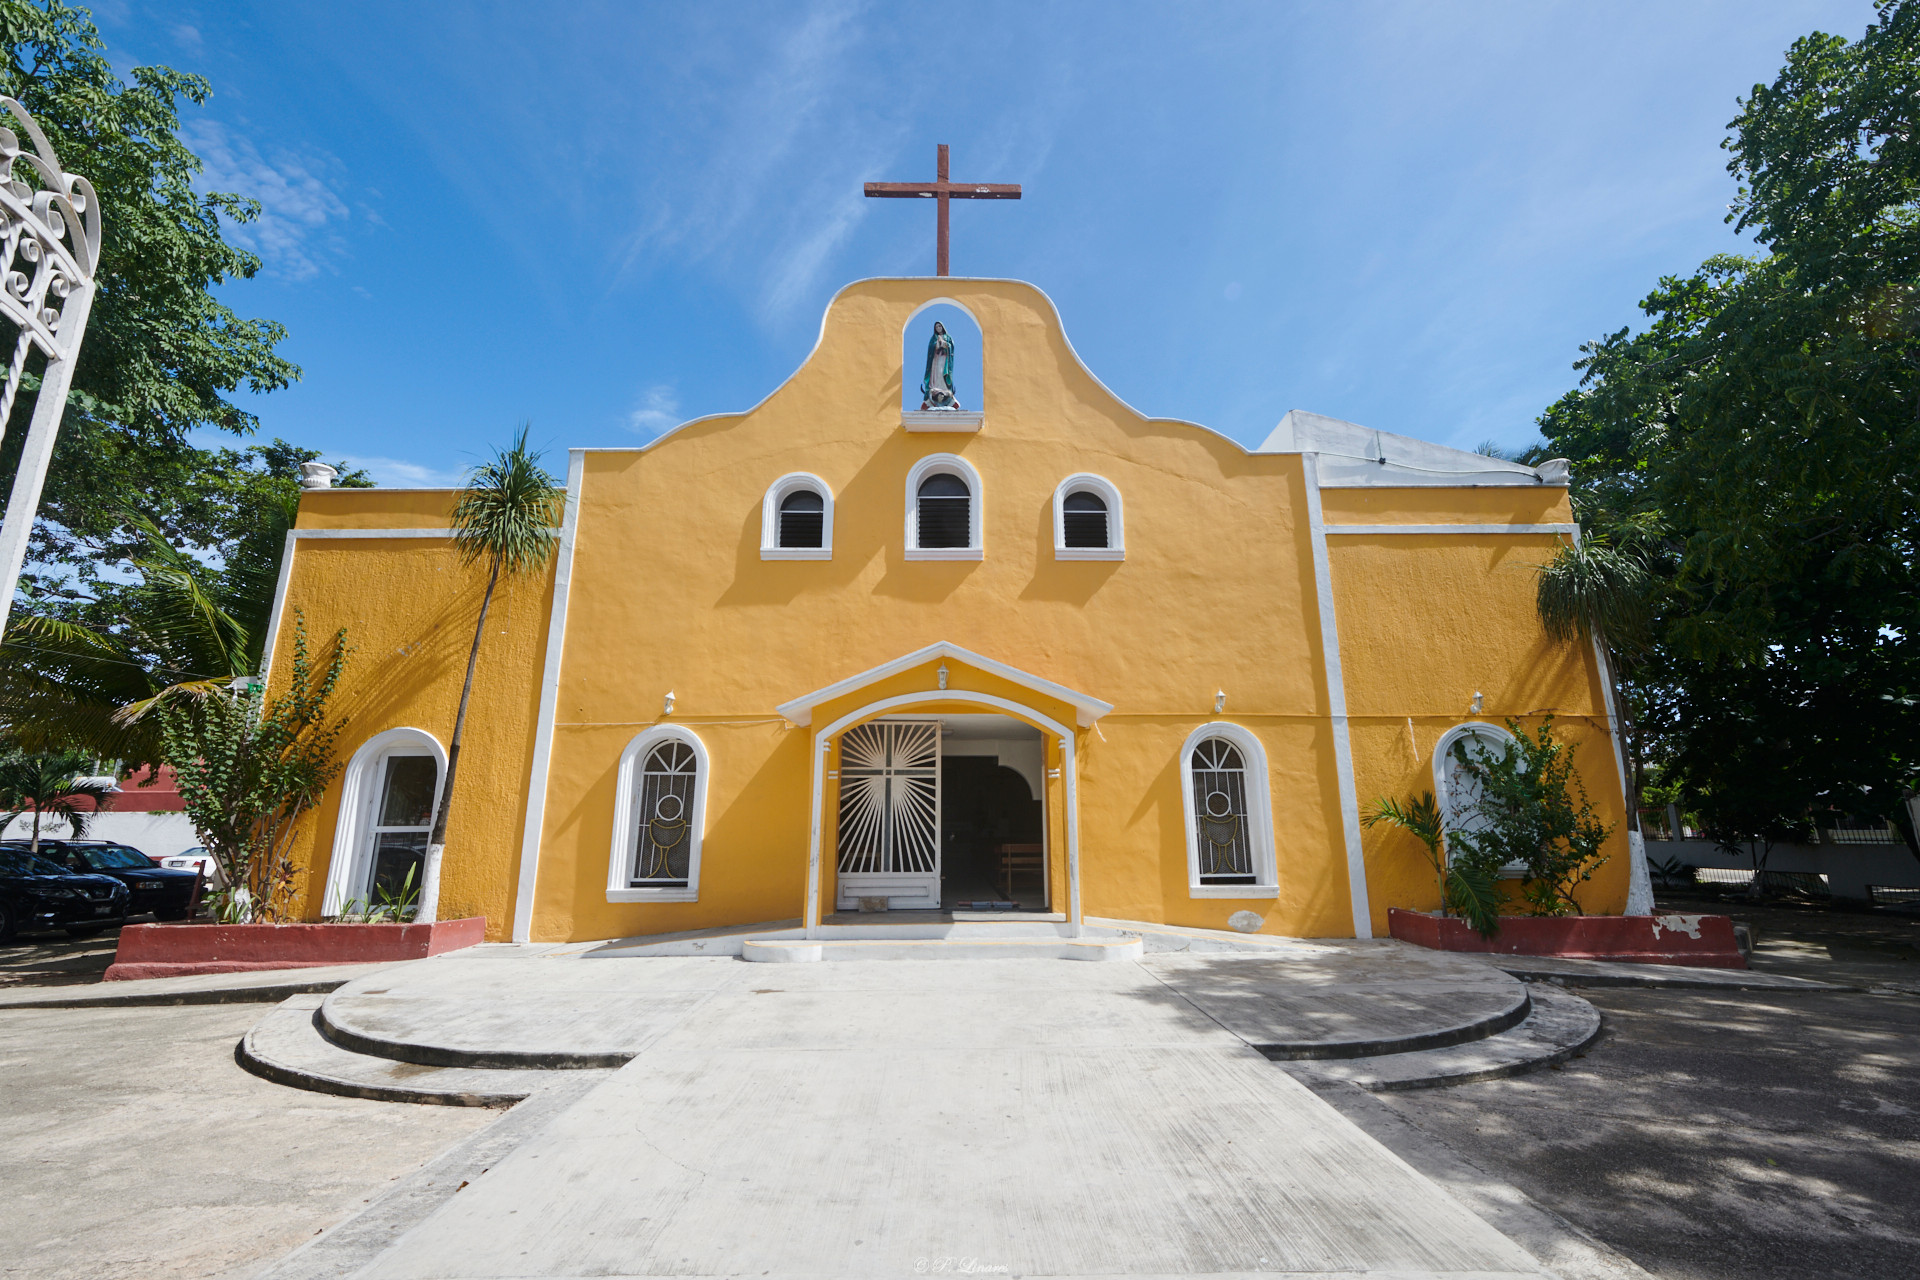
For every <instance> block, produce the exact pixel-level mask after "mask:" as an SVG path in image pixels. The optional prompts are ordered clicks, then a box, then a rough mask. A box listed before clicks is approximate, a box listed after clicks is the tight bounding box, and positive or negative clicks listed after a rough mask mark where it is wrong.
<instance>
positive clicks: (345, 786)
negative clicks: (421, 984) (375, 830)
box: [320, 726, 447, 916]
mask: <svg viewBox="0 0 1920 1280" xmlns="http://www.w3.org/2000/svg"><path fill="white" fill-rule="evenodd" d="M401 747H412V748H414V749H416V750H419V749H420V748H425V751H426V754H428V755H431V756H432V757H433V761H434V778H433V805H432V808H431V809H430V810H429V812H428V814H427V828H428V830H432V828H433V823H434V819H436V818H437V817H439V816H440V787H441V783H442V782H443V781H444V780H445V779H446V776H447V749H446V748H445V747H443V746H441V745H440V740H439V739H438V738H436V737H434V736H433V735H432V734H430V733H428V732H427V731H426V730H425V729H415V728H412V727H410V726H402V727H400V728H396V729H387V730H384V731H383V732H380V733H376V734H374V735H373V736H372V737H371V738H368V739H367V740H366V741H365V742H363V743H361V744H360V747H359V749H358V750H356V751H355V752H354V753H353V755H352V757H351V758H350V759H348V761H347V767H346V768H345V769H344V770H342V771H341V775H340V808H339V809H338V811H337V812H336V813H335V815H334V820H333V854H332V856H331V857H330V858H329V859H328V861H327V888H326V892H325V894H323V895H322V897H321V900H320V914H321V915H322V916H337V915H339V914H340V912H341V911H342V910H343V909H344V908H345V907H346V904H347V903H348V902H349V901H350V900H351V899H352V898H353V897H354V896H355V895H354V893H353V885H352V884H351V883H350V882H351V881H352V880H354V879H357V878H358V875H357V874H356V873H357V872H359V871H360V870H361V868H360V866H359V862H360V852H361V850H360V846H361V845H362V844H364V843H365V836H366V832H367V818H368V815H369V812H370V809H371V806H372V805H374V804H376V803H378V802H379V799H380V797H379V792H378V786H377V783H378V772H379V769H378V766H379V764H380V762H381V761H382V760H384V759H385V758H386V757H387V756H388V755H390V754H392V753H393V752H394V751H395V750H397V749H399V748H401ZM369 779H372V780H373V782H374V783H375V785H374V786H372V787H370V786H369ZM421 888H422V889H423V890H424V889H425V888H426V886H425V884H422V885H421ZM420 905H421V907H423V908H424V907H425V906H426V903H425V902H422V903H421V904H420ZM434 905H435V906H436V907H438V906H439V904H438V903H437V902H436V903H435V904H434Z"/></svg>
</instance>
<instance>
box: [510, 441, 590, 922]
mask: <svg viewBox="0 0 1920 1280" xmlns="http://www.w3.org/2000/svg"><path fill="white" fill-rule="evenodd" d="M586 472H587V459H586V453H585V451H584V450H580V449H572V450H569V451H568V453H567V509H566V513H565V514H564V515H563V516H562V517H561V519H560V545H559V547H558V548H557V550H556V553H555V555H554V565H553V607H552V609H551V610H549V612H548V614H547V650H546V658H545V665H544V666H543V667H542V669H541V672H540V710H539V712H538V719H536V720H535V721H534V733H533V760H532V763H531V765H530V766H529V768H528V770H527V816H526V821H525V824H524V825H523V826H522V827H521V829H520V877H519V883H518V884H517V885H516V886H515V888H514V894H513V940H514V941H515V942H527V941H530V940H531V937H532V932H533V895H534V887H535V885H536V884H537V883H538V880H539V874H540V835H541V830H540V829H541V827H542V826H543V825H544V824H545V822H546V817H547V778H548V775H549V772H550V771H551V769H552V766H553V721H554V716H555V714H556V711H557V708H558V707H559V703H560V660H561V657H562V655H563V653H564V652H565V649H566V643H567V601H568V598H569V596H570V589H571V587H572V584H573V546H574V539H575V535H576V533H577V532H578V530H579V527H580V490H581V486H582V485H583V484H585V482H586Z"/></svg>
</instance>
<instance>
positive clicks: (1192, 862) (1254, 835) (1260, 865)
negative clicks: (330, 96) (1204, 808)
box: [1180, 720, 1280, 898]
mask: <svg viewBox="0 0 1920 1280" xmlns="http://www.w3.org/2000/svg"><path fill="white" fill-rule="evenodd" d="M1211 738H1224V739H1226V740H1227V741H1228V742H1231V743H1232V744H1233V745H1234V746H1235V747H1236V748H1237V749H1238V750H1239V752H1240V756H1241V760H1242V765H1243V769H1244V772H1245V777H1246V784H1247V843H1248V845H1249V846H1250V849H1249V852H1251V853H1252V854H1253V875H1254V883H1252V884H1201V883H1200V838H1199V835H1198V834H1197V832H1198V826H1197V825H1196V823H1195V821H1194V819H1195V817H1196V815H1195V813H1194V811H1193V752H1194V748H1196V747H1198V746H1199V745H1200V744H1201V743H1203V742H1206V741H1207V740H1209V739H1211ZM1272 788H1273V775H1272V774H1271V773H1270V772H1268V769H1267V749H1266V747H1265V746H1263V745H1261V742H1260V739H1259V737H1258V736H1257V735H1255V734H1254V732H1253V731H1252V730H1251V729H1248V728H1247V727H1246V726H1245V725H1238V724H1234V723H1232V722H1231V721H1227V720H1210V721H1208V722H1207V723H1206V724H1203V725H1201V726H1200V727H1199V728H1197V729H1195V730H1194V731H1193V732H1192V733H1190V734H1188V735H1187V740H1186V741H1185V742H1183V743H1181V744H1180V809H1181V812H1182V813H1183V814H1184V815H1185V817H1186V830H1187V896H1188V897H1189V898H1274V897H1278V896H1279V894H1280V888H1279V886H1280V877H1279V871H1278V866H1277V862H1276V859H1275V858H1274V850H1273V795H1272Z"/></svg>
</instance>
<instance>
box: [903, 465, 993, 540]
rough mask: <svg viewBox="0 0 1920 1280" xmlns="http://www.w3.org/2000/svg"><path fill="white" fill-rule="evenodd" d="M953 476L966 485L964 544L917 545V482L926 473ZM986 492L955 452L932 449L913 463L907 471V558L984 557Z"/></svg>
mask: <svg viewBox="0 0 1920 1280" xmlns="http://www.w3.org/2000/svg"><path fill="white" fill-rule="evenodd" d="M940 475H946V476H953V477H955V478H956V479H958V480H959V481H960V483H962V484H964V485H966V486H967V498H968V501H967V545H966V546H964V547H923V546H921V545H920V485H921V484H922V482H924V481H925V480H926V479H927V478H928V477H929V476H940ZM986 505H987V504H986V495H985V494H984V493H983V492H982V490H981V487H980V473H979V472H978V471H975V470H974V469H973V466H972V464H971V463H969V462H968V461H967V460H966V459H965V458H963V457H961V456H960V455H959V454H957V453H932V454H928V455H927V456H926V457H924V458H922V459H920V461H918V462H916V463H914V464H913V469H912V470H911V471H908V472H907V515H906V535H907V541H906V548H907V559H909V560H984V559H986V557H987V551H986V542H985V537H984V534H983V532H982V531H983V530H984V529H985V528H986Z"/></svg>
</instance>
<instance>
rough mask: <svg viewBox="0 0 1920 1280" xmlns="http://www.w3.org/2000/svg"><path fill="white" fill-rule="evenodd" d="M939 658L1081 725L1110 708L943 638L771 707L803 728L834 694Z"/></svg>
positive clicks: (932, 692) (840, 694)
mask: <svg viewBox="0 0 1920 1280" xmlns="http://www.w3.org/2000/svg"><path fill="white" fill-rule="evenodd" d="M939 658H952V659H953V660H954V661H956V662H963V663H965V664H966V665H968V666H970V667H972V668H974V669H975V670H976V671H984V672H986V673H987V674H988V675H991V676H998V677H999V678H1000V679H1002V680H1005V681H1007V682H1008V683H1010V684H1017V685H1019V686H1020V687H1021V688H1023V689H1031V690H1033V691H1034V692H1035V693H1038V694H1043V695H1045V696H1046V697H1049V698H1054V699H1057V700H1058V701H1061V702H1065V703H1068V704H1070V705H1071V706H1072V707H1073V709H1074V716H1075V719H1076V720H1077V721H1078V722H1079V723H1080V725H1081V726H1082V727H1085V726H1087V725H1091V724H1092V723H1093V722H1094V721H1096V720H1098V719H1099V718H1100V717H1101V716H1104V715H1106V714H1107V713H1108V712H1109V711H1112V710H1113V704H1112V703H1111V702H1102V701H1101V700H1100V699H1099V698H1095V697H1091V696H1089V695H1087V694H1084V693H1079V692H1076V691H1075V690H1072V689H1069V688H1067V687H1066V686H1065V685H1063V684H1056V683H1054V682H1053V681H1051V680H1046V679H1042V678H1041V677H1040V676H1036V675H1032V674H1030V673H1029V672H1025V671H1022V670H1020V669H1019V668H1018V667H1010V666H1008V665H1007V664H1006V663H1004V662H996V661H994V660H993V659H992V658H989V657H986V656H984V655H982V654H978V653H975V652H974V651H973V650H971V649H962V648H961V647H960V646H959V645H957V644H953V643H951V642H950V641H946V640H941V641H938V642H937V643H934V644H930V645H928V646H927V647H926V648H924V649H915V650H914V651H913V652H912V653H907V654H902V655H901V656H900V657H898V658H895V659H893V660H892V661H891V662H883V663H881V664H880V665H879V666H877V667H873V668H870V669H869V670H866V671H862V672H861V673H860V674H859V675H855V676H848V677H847V678H846V679H845V680H838V681H835V682H834V683H833V684H830V685H827V686H826V687H825V688H821V689H815V690H814V691H813V692H812V693H808V694H803V695H802V696H800V697H798V698H795V699H793V700H792V701H790V702H783V703H781V704H780V705H779V706H778V707H775V708H774V710H776V711H778V712H779V713H780V714H781V715H783V716H785V717H786V718H787V719H788V720H790V721H792V722H793V723H794V724H795V725H797V726H799V727H800V728H802V729H804V728H806V727H807V726H808V725H810V724H812V723H813V711H814V708H815V707H818V706H819V705H820V704H822V703H824V702H831V701H833V700H834V699H835V698H839V697H843V696H844V695H846V694H849V693H852V692H854V691H855V690H857V689H863V688H865V687H867V686H868V685H873V684H878V683H879V682H880V681H882V680H885V679H886V678H888V677H889V676H896V675H899V674H900V673H901V672H902V671H911V670H912V669H913V668H915V667H918V666H924V665H925V664H926V663H929V662H933V661H935V660H936V659H939ZM940 693H941V691H940V690H938V689H932V690H928V693H927V696H928V697H929V698H938V697H939V695H940Z"/></svg>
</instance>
